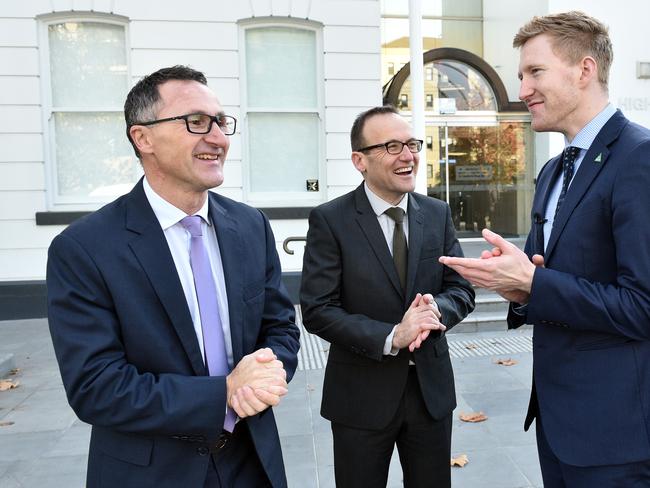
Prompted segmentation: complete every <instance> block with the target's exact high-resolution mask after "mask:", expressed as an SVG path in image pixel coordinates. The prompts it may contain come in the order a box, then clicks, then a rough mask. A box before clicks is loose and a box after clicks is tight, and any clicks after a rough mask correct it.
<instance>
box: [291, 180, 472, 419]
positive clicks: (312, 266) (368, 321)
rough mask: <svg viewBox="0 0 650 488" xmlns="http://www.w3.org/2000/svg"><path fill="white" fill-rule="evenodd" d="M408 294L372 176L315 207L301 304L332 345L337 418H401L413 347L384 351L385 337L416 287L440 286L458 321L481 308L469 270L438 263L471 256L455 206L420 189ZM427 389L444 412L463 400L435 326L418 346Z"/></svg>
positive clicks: (413, 205)
mask: <svg viewBox="0 0 650 488" xmlns="http://www.w3.org/2000/svg"><path fill="white" fill-rule="evenodd" d="M408 219H409V240H408V244H409V246H408V247H409V256H408V275H407V287H406V288H407V289H406V294H404V293H403V292H402V290H401V287H400V283H399V278H398V276H397V271H396V269H395V265H394V263H393V259H392V257H391V254H390V251H389V249H388V245H387V243H386V239H385V237H384V235H383V233H382V231H381V228H380V226H379V222H378V221H377V216H376V215H375V213H374V211H373V210H372V207H371V206H370V202H369V201H368V198H367V196H366V194H365V190H364V187H363V184H362V185H360V186H359V187H358V188H357V189H356V190H355V191H353V192H351V193H348V194H347V195H344V196H342V197H340V198H337V199H335V200H333V201H331V202H328V203H326V204H323V205H321V206H319V207H317V208H315V209H314V210H312V212H311V214H310V216H309V232H308V233H307V245H306V248H305V255H304V263H303V271H302V286H301V304H302V313H303V321H304V324H305V327H306V329H307V330H309V331H310V332H312V333H314V334H317V335H319V336H320V337H322V338H323V339H325V340H327V341H328V342H330V343H331V347H330V350H329V357H328V360H327V368H326V371H325V380H324V386H323V401H322V410H321V413H322V415H323V416H324V417H325V418H327V419H329V420H332V421H334V422H338V423H341V424H345V425H349V426H353V427H358V428H367V429H381V428H383V427H384V426H385V425H387V424H388V422H389V421H390V420H391V419H392V417H393V416H394V414H395V412H396V410H397V407H398V404H399V400H400V398H401V396H402V392H403V391H404V387H405V385H406V379H407V375H408V368H409V355H408V349H405V350H402V351H400V353H399V354H398V355H397V356H384V355H383V353H382V351H383V347H384V342H385V339H386V337H387V336H388V334H389V333H390V332H391V330H392V328H393V327H394V326H395V324H397V323H398V322H400V321H401V319H402V317H403V315H404V312H405V311H406V310H407V309H408V305H409V304H410V303H411V301H412V300H413V298H414V297H415V294H416V293H418V292H419V293H432V294H433V295H434V297H435V298H436V302H437V303H438V306H439V308H440V311H441V312H442V322H443V323H444V324H445V325H447V327H449V328H451V327H453V326H454V325H456V324H457V323H458V322H460V321H461V320H462V319H463V318H464V317H465V316H466V315H467V314H468V313H469V312H471V311H472V310H473V308H474V292H473V289H472V287H471V285H469V283H467V282H466V281H465V280H464V279H463V278H461V277H460V276H459V275H458V274H456V273H455V272H454V271H452V270H451V269H450V268H446V267H443V266H442V265H441V264H439V263H438V257H439V256H442V255H450V256H462V251H461V248H460V245H459V243H458V240H457V239H456V235H455V231H454V227H453V223H452V220H451V214H450V211H449V207H448V206H447V205H446V204H445V203H443V202H440V201H438V200H434V199H432V198H429V197H425V196H422V195H418V194H415V193H412V194H410V197H409V207H408ZM414 356H415V363H416V368H417V374H418V378H419V382H420V387H421V390H422V394H423V397H424V401H425V403H426V406H427V409H428V411H429V413H430V414H431V415H432V416H433V417H434V418H436V419H439V418H442V417H444V416H446V415H447V414H449V413H450V412H451V411H452V410H453V409H454V407H455V406H456V397H455V392H454V379H453V373H452V368H451V361H450V358H449V351H448V346H447V341H446V339H445V337H444V334H441V333H439V332H434V333H432V334H431V335H430V336H429V338H428V339H427V340H426V341H425V342H424V343H423V344H422V346H421V347H420V349H418V350H416V351H415V353H414Z"/></svg>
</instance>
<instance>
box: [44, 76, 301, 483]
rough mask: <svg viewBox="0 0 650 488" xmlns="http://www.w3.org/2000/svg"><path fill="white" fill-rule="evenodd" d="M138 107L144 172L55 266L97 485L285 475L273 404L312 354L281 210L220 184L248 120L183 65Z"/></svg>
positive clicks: (60, 336)
mask: <svg viewBox="0 0 650 488" xmlns="http://www.w3.org/2000/svg"><path fill="white" fill-rule="evenodd" d="M124 111H125V117H126V122H127V135H128V138H129V140H130V141H131V143H132V144H133V147H134V149H135V152H136V154H137V155H138V157H139V158H140V161H141V163H142V167H143V169H144V178H143V179H141V180H140V182H138V183H137V185H136V186H135V187H134V188H133V190H132V191H131V192H130V193H129V194H127V195H124V196H122V197H120V198H118V199H117V200H115V201H114V202H112V203H110V204H108V205H107V206H105V207H103V208H102V209H100V210H98V211H97V212H94V213H93V214H91V215H90V216H88V217H86V218H84V219H81V220H80V221H78V222H75V223H74V224H73V225H71V226H70V227H69V228H67V229H66V230H65V231H64V232H62V233H61V234H60V235H59V236H57V237H56V238H55V239H54V241H53V242H52V245H51V246H50V250H49V259H48V266H47V288H48V303H49V324H50V331H51V334H52V340H53V343H54V349H55V352H56V356H57V360H58V362H59V367H60V370H61V376H62V378H63V383H64V386H65V389H66V392H67V395H68V400H69V402H70V405H71V406H72V408H73V409H74V411H75V412H76V413H77V415H78V416H79V418H80V419H81V420H83V421H85V422H87V423H89V424H91V425H92V434H91V439H90V449H89V457H88V474H87V486H88V487H89V488H91V487H110V488H114V487H121V488H126V487H134V488H135V487H137V488H142V487H156V488H162V487H169V488H177V487H180V486H182V487H187V488H200V487H231V486H242V487H248V486H251V487H253V486H254V487H258V486H273V487H284V486H286V477H285V472H284V465H283V461H282V454H281V451H280V442H279V438H278V432H277V428H276V424H275V420H274V418H273V412H272V410H271V408H269V407H272V406H275V405H277V404H278V403H279V401H280V399H281V397H282V396H283V395H284V394H286V392H287V382H288V381H289V380H290V378H291V376H292V375H293V373H294V371H295V369H296V366H297V356H296V353H297V351H298V347H299V340H298V336H299V332H298V329H297V328H296V326H295V324H294V311H293V306H292V304H291V302H290V300H289V298H288V297H287V295H286V292H285V290H284V287H283V285H282V284H281V281H280V278H281V272H280V263H279V259H278V256H277V253H276V250H275V240H274V238H273V234H272V232H271V228H270V226H269V222H268V220H267V219H266V218H265V216H264V215H263V214H262V213H261V212H259V211H258V210H256V209H253V208H250V207H248V206H246V205H244V204H241V203H237V202H234V201H232V200H230V199H227V198H224V197H222V196H219V195H217V194H215V193H212V192H209V191H208V190H209V189H210V188H214V187H216V186H219V185H220V184H221V183H222V182H223V165H224V162H225V158H226V154H227V152H228V148H229V145H230V141H229V138H228V136H229V135H232V134H233V133H234V131H235V119H234V118H232V117H229V116H227V115H225V114H224V113H223V111H222V109H221V106H220V104H219V102H218V100H217V98H216V96H215V95H214V93H213V92H212V91H211V90H210V89H209V88H208V87H207V83H206V79H205V76H204V75H203V74H202V73H200V72H198V71H195V70H193V69H190V68H187V67H184V66H174V67H171V68H165V69H161V70H159V71H157V72H155V73H153V74H151V75H149V76H146V77H145V78H143V79H142V80H140V81H139V82H138V83H137V84H136V85H135V86H134V87H133V89H132V90H131V92H130V93H129V95H128V97H127V101H126V103H125V108H124ZM195 253H196V254H195ZM197 256H198V257H197ZM201 259H203V261H201Z"/></svg>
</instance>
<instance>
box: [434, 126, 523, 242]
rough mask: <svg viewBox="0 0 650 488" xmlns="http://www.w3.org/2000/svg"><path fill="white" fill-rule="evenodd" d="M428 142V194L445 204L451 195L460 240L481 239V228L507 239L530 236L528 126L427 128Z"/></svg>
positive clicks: (450, 201) (453, 215)
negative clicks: (429, 166)
mask: <svg viewBox="0 0 650 488" xmlns="http://www.w3.org/2000/svg"><path fill="white" fill-rule="evenodd" d="M445 134H446V137H445ZM428 137H431V138H432V140H433V142H434V143H433V144H432V147H431V149H429V147H427V152H426V157H427V162H428V163H429V164H431V166H432V172H431V177H430V178H428V181H427V186H428V193H429V195H430V196H433V197H435V198H439V199H441V200H446V199H447V190H448V191H449V205H450V206H451V211H452V217H453V220H454V225H455V227H456V230H457V231H458V232H459V235H460V236H461V237H472V236H479V235H480V231H481V229H483V228H484V227H488V228H490V229H492V230H494V231H495V232H498V233H501V234H503V235H506V236H518V235H523V234H525V233H526V232H528V227H529V224H530V222H529V214H530V202H531V199H532V192H533V167H534V164H533V162H532V160H529V159H530V158H531V157H532V150H531V148H530V144H531V142H532V136H531V132H530V127H529V124H527V123H524V122H510V121H508V122H501V123H500V124H498V125H495V126H478V127H446V126H442V127H434V126H428V127H427V138H428ZM527 145H528V146H529V149H528V150H526V146H527Z"/></svg>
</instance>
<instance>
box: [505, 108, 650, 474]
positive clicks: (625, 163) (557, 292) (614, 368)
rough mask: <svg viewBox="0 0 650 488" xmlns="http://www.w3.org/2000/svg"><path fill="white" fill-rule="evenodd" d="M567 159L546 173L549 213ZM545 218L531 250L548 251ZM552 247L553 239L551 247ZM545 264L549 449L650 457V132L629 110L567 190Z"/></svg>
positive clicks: (515, 318) (569, 459)
mask: <svg viewBox="0 0 650 488" xmlns="http://www.w3.org/2000/svg"><path fill="white" fill-rule="evenodd" d="M560 166H561V163H560V157H556V158H554V159H552V160H550V161H549V162H548V163H547V164H546V165H545V166H544V168H542V171H541V172H540V174H539V177H538V182H537V190H536V194H535V198H534V201H533V209H532V212H533V215H544V209H545V207H546V201H547V199H548V194H549V191H550V188H551V187H552V185H553V182H554V181H556V178H557V177H558V176H559V174H560ZM541 232H542V224H535V223H533V227H532V230H531V233H530V234H529V236H528V241H527V244H526V252H527V253H528V254H529V255H532V254H534V253H541V251H543V249H541V248H540V246H541V244H540V243H542V242H543V238H542V236H541V235H540V233H541ZM542 247H543V246H542ZM544 257H545V268H540V269H537V270H536V271H535V275H534V278H533V284H532V290H531V294H530V301H529V303H528V306H527V312H526V315H525V316H523V317H522V316H519V315H517V314H516V313H514V311H513V310H512V307H511V310H510V313H509V316H508V320H509V326H510V327H517V326H519V325H521V324H522V323H524V322H526V323H530V324H534V325H535V327H534V337H533V359H534V366H533V381H534V383H533V385H534V386H533V395H532V397H531V403H530V407H529V411H528V416H527V419H526V427H528V426H529V425H530V422H531V421H532V419H533V418H534V417H535V416H536V415H537V414H538V413H539V414H541V418H542V422H543V425H544V432H545V433H546V437H547V438H548V442H549V445H550V446H551V448H552V450H553V452H554V453H555V454H556V456H557V457H558V458H559V459H560V460H561V461H563V462H565V463H567V464H571V465H575V466H599V465H612V464H624V463H630V462H637V461H641V460H647V459H650V131H648V130H647V129H645V128H643V127H640V126H638V125H636V124H634V123H632V122H630V121H628V120H627V119H626V118H625V117H624V116H623V114H622V113H621V112H620V111H618V112H616V113H615V114H614V115H613V116H612V118H611V119H610V120H609V121H608V122H607V123H606V124H605V126H604V127H603V128H602V130H601V131H600V132H599V133H598V135H597V137H596V139H595V140H594V142H593V144H592V145H591V147H590V148H589V150H588V151H587V153H586V155H585V157H584V159H583V161H582V163H581V165H580V167H579V169H578V171H577V172H576V174H575V176H574V179H573V181H572V183H571V187H570V188H569V191H568V193H567V196H566V199H565V200H564V202H563V204H562V206H561V208H560V211H559V213H558V215H557V218H556V221H555V224H554V226H553V230H552V232H551V235H550V236H549V242H548V245H547V248H546V252H545V256H544Z"/></svg>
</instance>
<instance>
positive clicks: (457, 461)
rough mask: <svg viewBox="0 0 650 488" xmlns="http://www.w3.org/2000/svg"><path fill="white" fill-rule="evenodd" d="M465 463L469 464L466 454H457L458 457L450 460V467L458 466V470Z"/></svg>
mask: <svg viewBox="0 0 650 488" xmlns="http://www.w3.org/2000/svg"><path fill="white" fill-rule="evenodd" d="M467 463H469V459H468V458H467V454H459V455H458V456H456V457H452V458H451V465H452V466H458V467H459V468H463V467H464V466H465V465H466V464H467Z"/></svg>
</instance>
